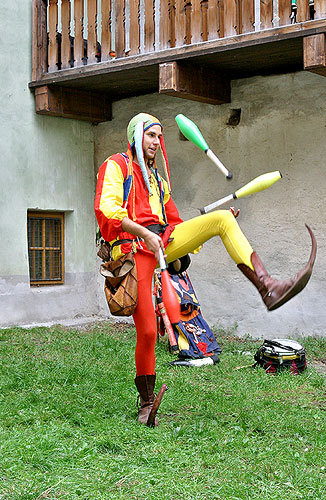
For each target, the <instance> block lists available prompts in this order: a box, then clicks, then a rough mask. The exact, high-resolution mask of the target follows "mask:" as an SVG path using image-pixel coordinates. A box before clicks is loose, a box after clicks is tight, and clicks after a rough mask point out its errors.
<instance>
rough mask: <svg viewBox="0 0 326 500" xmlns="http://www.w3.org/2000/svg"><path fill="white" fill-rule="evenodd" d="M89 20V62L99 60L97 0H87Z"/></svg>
mask: <svg viewBox="0 0 326 500" xmlns="http://www.w3.org/2000/svg"><path fill="white" fill-rule="evenodd" d="M87 20H88V27H87V28H88V29H87V31H88V35H87V64H93V63H96V62H97V59H96V54H97V33H96V26H97V1H96V0H88V1H87Z"/></svg>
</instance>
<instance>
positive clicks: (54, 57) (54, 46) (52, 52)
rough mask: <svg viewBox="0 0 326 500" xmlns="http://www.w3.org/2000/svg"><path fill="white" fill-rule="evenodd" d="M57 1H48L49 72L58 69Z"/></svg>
mask: <svg viewBox="0 0 326 500" xmlns="http://www.w3.org/2000/svg"><path fill="white" fill-rule="evenodd" d="M57 29H58V0H49V51H48V61H49V71H57V69H58V42H57Z"/></svg>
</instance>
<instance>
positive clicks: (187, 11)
mask: <svg viewBox="0 0 326 500" xmlns="http://www.w3.org/2000/svg"><path fill="white" fill-rule="evenodd" d="M185 16H186V37H185V42H186V44H187V45H189V44H190V43H191V3H186V5H185Z"/></svg>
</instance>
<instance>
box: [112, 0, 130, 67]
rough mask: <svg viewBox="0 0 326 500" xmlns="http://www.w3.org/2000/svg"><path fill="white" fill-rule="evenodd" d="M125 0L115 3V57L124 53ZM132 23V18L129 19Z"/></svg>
mask: <svg viewBox="0 0 326 500" xmlns="http://www.w3.org/2000/svg"><path fill="white" fill-rule="evenodd" d="M124 11H125V2H124V0H119V1H118V2H116V3H115V19H116V22H115V54H116V57H123V56H124V55H125V30H124ZM130 23H132V19H131V20H130Z"/></svg>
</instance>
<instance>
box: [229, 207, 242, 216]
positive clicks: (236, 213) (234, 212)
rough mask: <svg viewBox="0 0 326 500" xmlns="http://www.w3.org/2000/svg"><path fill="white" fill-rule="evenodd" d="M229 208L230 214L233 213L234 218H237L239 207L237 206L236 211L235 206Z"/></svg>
mask: <svg viewBox="0 0 326 500" xmlns="http://www.w3.org/2000/svg"><path fill="white" fill-rule="evenodd" d="M229 210H230V212H231V214H232V215H234V217H235V218H237V217H238V215H239V213H240V208H238V210H237V211H235V208H234V207H230V208H229Z"/></svg>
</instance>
